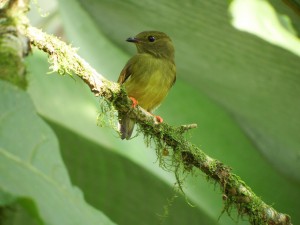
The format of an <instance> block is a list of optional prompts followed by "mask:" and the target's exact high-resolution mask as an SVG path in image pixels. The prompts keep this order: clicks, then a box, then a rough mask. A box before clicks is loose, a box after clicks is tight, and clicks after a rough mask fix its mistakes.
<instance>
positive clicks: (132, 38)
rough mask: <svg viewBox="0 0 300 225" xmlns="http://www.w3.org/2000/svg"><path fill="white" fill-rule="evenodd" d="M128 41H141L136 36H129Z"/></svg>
mask: <svg viewBox="0 0 300 225" xmlns="http://www.w3.org/2000/svg"><path fill="white" fill-rule="evenodd" d="M126 41H128V42H133V43H138V42H139V40H138V39H137V38H135V37H130V38H127V39H126Z"/></svg>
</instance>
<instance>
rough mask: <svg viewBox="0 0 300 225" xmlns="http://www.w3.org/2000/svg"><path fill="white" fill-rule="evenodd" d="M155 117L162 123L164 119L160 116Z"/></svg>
mask: <svg viewBox="0 0 300 225" xmlns="http://www.w3.org/2000/svg"><path fill="white" fill-rule="evenodd" d="M155 119H156V121H157V122H158V123H162V122H163V121H164V120H163V118H161V117H160V116H155Z"/></svg>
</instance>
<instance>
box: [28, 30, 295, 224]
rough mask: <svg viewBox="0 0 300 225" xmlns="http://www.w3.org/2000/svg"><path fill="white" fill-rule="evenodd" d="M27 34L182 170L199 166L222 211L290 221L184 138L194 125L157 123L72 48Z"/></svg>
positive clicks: (55, 65) (58, 67)
mask: <svg viewBox="0 0 300 225" xmlns="http://www.w3.org/2000/svg"><path fill="white" fill-rule="evenodd" d="M26 35H27V36H28V38H29V39H30V41H31V43H32V44H33V45H34V46H36V47H37V48H39V49H40V50H42V51H44V52H46V53H47V54H48V56H49V61H50V63H51V67H50V68H51V69H52V70H53V71H57V72H59V73H61V74H62V73H65V72H66V73H69V74H71V73H74V74H76V75H78V76H79V77H80V78H81V79H83V81H84V82H85V83H86V84H87V85H88V86H89V87H90V89H91V91H92V92H93V93H94V94H95V95H96V96H102V97H103V98H105V99H106V100H107V101H109V102H111V103H112V104H113V105H114V107H115V108H116V109H117V110H118V112H119V113H124V114H125V113H126V114H128V115H129V116H130V117H132V118H135V120H136V122H137V123H138V124H139V125H140V128H141V130H142V131H143V133H144V135H146V136H150V137H151V138H153V139H154V141H155V143H156V144H157V145H158V146H159V147H162V148H163V147H168V148H171V149H173V154H174V155H175V156H176V160H178V161H179V162H178V163H179V164H181V165H183V166H184V170H185V171H190V170H192V169H194V168H196V169H199V170H201V171H202V172H204V173H205V174H206V175H207V176H208V177H209V178H210V179H212V180H214V181H215V182H217V183H218V184H219V185H220V188H221V190H222V191H223V200H224V202H225V208H224V210H225V211H227V212H229V210H230V209H231V208H232V207H233V206H234V207H235V208H236V209H237V210H238V213H239V215H241V216H244V215H248V216H249V222H250V223H251V224H255V225H258V224H272V225H275V224H278V225H279V224H280V225H287V224H289V225H291V224H292V223H291V219H290V217H289V216H288V215H286V214H282V213H279V212H277V211H276V210H275V209H273V208H272V207H271V206H269V205H267V204H266V203H264V202H263V201H262V200H261V199H260V198H259V197H257V196H256V195H255V194H254V193H253V192H252V190H251V189H250V187H248V186H247V185H246V184H245V183H244V182H243V181H242V180H241V179H240V178H239V177H238V176H237V175H235V174H233V173H231V170H230V168H229V167H228V166H225V165H224V164H223V163H221V162H220V161H218V160H215V159H212V158H211V157H209V156H207V155H206V154H205V153H204V152H203V151H202V150H200V149H199V148H198V147H196V146H195V145H193V144H192V143H190V142H188V141H187V140H186V139H185V138H184V136H183V134H182V133H183V132H184V131H185V130H188V129H191V128H194V127H195V125H187V126H183V127H181V128H179V129H178V128H173V127H171V126H169V125H168V124H166V123H162V124H159V125H158V124H156V123H155V119H154V118H153V116H152V115H151V114H149V113H147V112H146V111H145V110H143V109H142V108H140V107H137V108H135V109H132V108H131V107H130V105H131V102H130V100H129V99H128V97H127V95H126V93H125V91H124V90H123V89H122V88H121V87H120V86H119V85H118V84H117V83H114V82H111V81H108V80H107V79H105V78H104V77H103V76H102V75H100V74H98V73H97V72H96V71H95V70H94V69H93V68H92V67H91V66H90V65H89V64H88V63H86V62H85V61H84V60H83V59H82V58H80V57H79V56H78V55H77V53H76V50H75V49H74V48H72V47H71V46H68V45H67V44H65V43H64V42H62V41H60V40H59V39H58V38H56V37H54V36H51V35H48V34H45V33H43V32H42V31H41V30H38V29H36V28H33V27H28V29H27V30H26Z"/></svg>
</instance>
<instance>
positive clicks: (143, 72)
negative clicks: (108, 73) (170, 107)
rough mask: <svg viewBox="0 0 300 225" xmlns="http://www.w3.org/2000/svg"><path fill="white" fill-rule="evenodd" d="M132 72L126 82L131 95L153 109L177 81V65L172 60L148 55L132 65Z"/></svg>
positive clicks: (149, 108)
mask: <svg viewBox="0 0 300 225" xmlns="http://www.w3.org/2000/svg"><path fill="white" fill-rule="evenodd" d="M132 66H133V67H132V74H131V76H130V77H129V78H128V80H126V82H125V83H124V85H125V88H126V91H127V93H128V95H129V96H130V97H134V98H135V99H136V100H137V101H138V104H139V105H140V106H141V107H143V108H144V109H146V110H147V111H152V110H154V109H155V108H156V107H158V106H159V105H160V103H161V102H162V101H163V99H164V98H165V97H166V95H167V94H168V91H169V89H170V88H171V86H172V85H173V83H174V81H175V74H176V72H175V65H174V63H173V62H172V61H168V60H165V59H159V58H154V57H148V58H147V60H145V59H143V60H140V61H138V62H137V63H135V65H132Z"/></svg>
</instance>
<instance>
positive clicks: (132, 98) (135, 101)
mask: <svg viewBox="0 0 300 225" xmlns="http://www.w3.org/2000/svg"><path fill="white" fill-rule="evenodd" d="M129 98H130V100H131V101H132V108H135V107H136V106H137V105H138V101H137V100H136V99H135V98H134V97H129Z"/></svg>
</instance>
